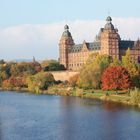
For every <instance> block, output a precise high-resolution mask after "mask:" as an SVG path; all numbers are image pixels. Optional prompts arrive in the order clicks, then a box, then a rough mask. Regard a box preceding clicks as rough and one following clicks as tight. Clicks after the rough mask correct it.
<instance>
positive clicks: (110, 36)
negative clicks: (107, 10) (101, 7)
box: [100, 16, 120, 59]
mask: <svg viewBox="0 0 140 140" xmlns="http://www.w3.org/2000/svg"><path fill="white" fill-rule="evenodd" d="M106 22H107V23H106V24H105V27H104V28H102V29H101V34H100V39H101V40H100V41H101V54H107V55H110V56H112V57H113V58H118V59H119V41H120V36H119V34H118V30H117V29H115V28H114V25H113V24H112V19H111V17H110V16H108V17H107V19H106Z"/></svg>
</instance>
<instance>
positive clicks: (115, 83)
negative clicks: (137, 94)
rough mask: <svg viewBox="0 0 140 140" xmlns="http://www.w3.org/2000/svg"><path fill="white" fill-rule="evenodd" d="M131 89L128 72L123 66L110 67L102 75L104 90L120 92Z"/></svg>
mask: <svg viewBox="0 0 140 140" xmlns="http://www.w3.org/2000/svg"><path fill="white" fill-rule="evenodd" d="M129 88H131V79H130V74H129V72H128V70H127V69H126V68H124V67H122V66H116V67H108V68H107V69H106V70H105V71H104V73H103V75H102V89H103V90H116V91H117V90H119V89H129Z"/></svg>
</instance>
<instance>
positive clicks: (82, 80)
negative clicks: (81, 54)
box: [77, 54, 112, 89]
mask: <svg viewBox="0 0 140 140" xmlns="http://www.w3.org/2000/svg"><path fill="white" fill-rule="evenodd" d="M111 62H112V58H111V57H110V56H107V55H98V54H91V55H90V56H89V58H88V60H87V62H86V64H85V65H84V66H83V67H82V68H81V70H80V75H79V79H78V82H77V84H78V86H79V87H81V88H95V89H99V88H100V84H101V75H102V73H103V71H104V70H105V69H106V68H107V67H108V66H109V65H110V63H111Z"/></svg>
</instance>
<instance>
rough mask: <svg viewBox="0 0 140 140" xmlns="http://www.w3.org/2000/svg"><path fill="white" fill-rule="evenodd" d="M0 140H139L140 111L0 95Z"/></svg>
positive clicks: (103, 104)
mask: <svg viewBox="0 0 140 140" xmlns="http://www.w3.org/2000/svg"><path fill="white" fill-rule="evenodd" d="M0 140H140V109H138V108H136V107H128V106H123V105H119V104H117V103H110V102H102V101H99V100H91V99H82V98H78V97H64V96H49V95H34V94H28V93H16V92H8V91H7V92H0Z"/></svg>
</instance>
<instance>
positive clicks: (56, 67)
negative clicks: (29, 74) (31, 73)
mask: <svg viewBox="0 0 140 140" xmlns="http://www.w3.org/2000/svg"><path fill="white" fill-rule="evenodd" d="M59 70H65V67H64V65H62V64H59V62H53V63H50V64H49V65H48V66H46V67H45V68H44V71H59Z"/></svg>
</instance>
